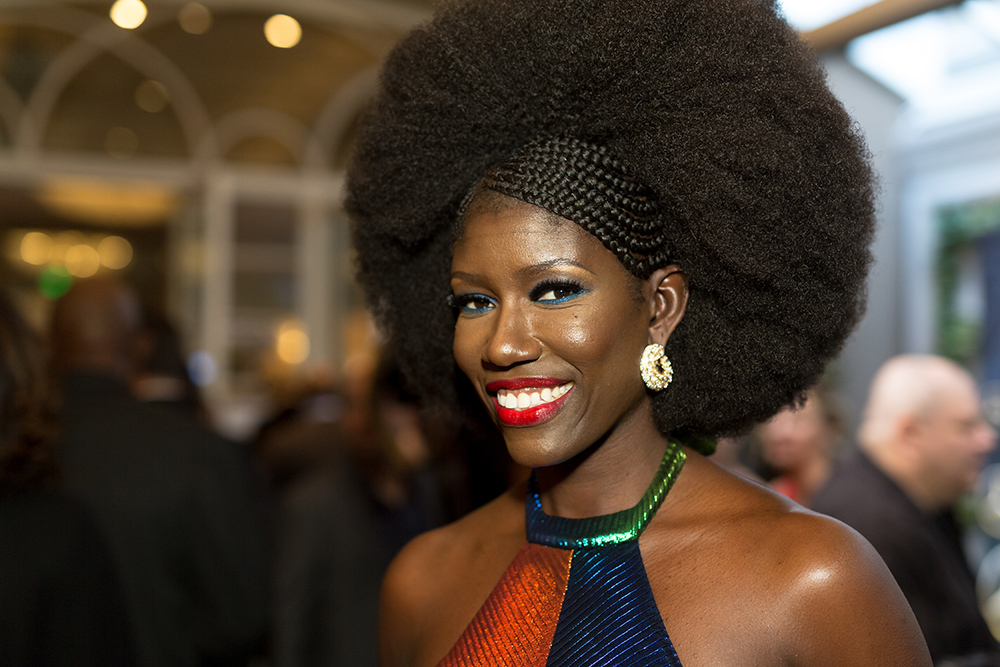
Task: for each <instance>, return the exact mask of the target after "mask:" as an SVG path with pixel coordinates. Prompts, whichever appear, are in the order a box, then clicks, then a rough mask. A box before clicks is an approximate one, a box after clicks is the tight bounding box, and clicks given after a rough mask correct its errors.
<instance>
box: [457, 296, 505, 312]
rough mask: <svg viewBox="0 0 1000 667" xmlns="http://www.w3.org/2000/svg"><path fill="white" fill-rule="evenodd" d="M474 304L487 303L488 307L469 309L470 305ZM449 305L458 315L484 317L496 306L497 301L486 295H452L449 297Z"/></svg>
mask: <svg viewBox="0 0 1000 667" xmlns="http://www.w3.org/2000/svg"><path fill="white" fill-rule="evenodd" d="M473 303H485V304H487V305H486V306H485V307H483V308H469V305H470V304H473ZM448 305H449V306H451V307H452V309H454V311H455V313H456V314H463V313H464V314H466V315H482V314H483V313H485V312H486V311H487V310H489V308H491V307H494V306H496V300H494V299H491V298H490V297H488V296H486V295H485V294H459V295H456V294H450V295H448Z"/></svg>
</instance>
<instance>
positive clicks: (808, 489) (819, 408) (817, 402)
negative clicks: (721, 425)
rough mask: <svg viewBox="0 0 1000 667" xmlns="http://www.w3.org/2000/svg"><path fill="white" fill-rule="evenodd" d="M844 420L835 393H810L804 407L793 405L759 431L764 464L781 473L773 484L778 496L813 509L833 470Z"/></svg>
mask: <svg viewBox="0 0 1000 667" xmlns="http://www.w3.org/2000/svg"><path fill="white" fill-rule="evenodd" d="M843 430H844V426H843V419H842V418H841V415H840V412H839V410H838V409H837V406H836V401H835V399H834V397H833V395H832V394H830V393H829V392H828V391H827V390H825V389H821V388H818V387H817V388H814V389H812V390H810V391H809V393H808V394H807V396H806V401H805V403H803V404H802V405H801V406H790V407H787V408H785V409H784V410H782V411H781V412H779V413H778V414H776V415H775V416H774V417H772V418H771V419H769V420H768V421H766V422H764V423H763V424H761V425H760V426H759V427H758V428H757V434H756V435H757V440H758V444H759V446H760V451H761V456H762V457H763V459H764V463H765V464H766V465H767V466H768V467H770V468H771V469H772V470H774V471H776V472H777V476H775V477H774V478H772V479H771V481H770V484H771V488H773V489H774V490H775V491H777V492H778V493H780V494H782V495H783V496H786V497H787V498H791V499H792V500H794V501H795V502H797V503H799V504H800V505H804V506H806V507H809V505H810V503H811V502H812V499H813V496H814V495H815V494H816V492H817V491H818V490H819V489H820V488H821V487H822V486H823V485H824V484H825V483H826V480H827V479H828V478H829V477H830V473H831V472H832V471H833V459H834V453H835V450H836V448H837V445H839V444H840V441H841V438H842V437H843Z"/></svg>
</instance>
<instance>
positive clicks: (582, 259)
mask: <svg viewBox="0 0 1000 667" xmlns="http://www.w3.org/2000/svg"><path fill="white" fill-rule="evenodd" d="M870 178H871V176H870V173H869V170H868V167H867V163H866V159H865V151H864V149H863V147H862V144H861V142H860V140H859V139H858V138H857V137H856V135H855V134H854V133H853V131H852V130H851V126H850V121H849V119H848V118H847V116H846V114H845V113H844V111H843V109H842V108H841V107H840V105H839V104H838V103H837V102H836V100H835V99H834V98H833V97H832V95H831V94H830V93H829V92H828V91H827V89H826V88H825V85H824V83H823V75H822V73H821V72H820V71H819V69H818V68H817V67H816V65H815V64H814V63H813V61H812V59H811V57H810V56H809V54H808V52H807V51H806V49H805V47H804V46H802V45H801V44H800V43H799V42H798V40H797V38H796V36H795V34H794V33H793V31H792V30H791V29H790V28H789V27H788V26H787V25H786V24H785V23H784V22H783V21H782V20H781V19H780V17H778V16H777V15H776V14H775V10H774V8H773V7H771V6H770V4H769V3H763V2H759V1H757V0H660V1H657V2H649V3H642V2H633V1H625V0H621V1H618V2H608V1H606V0H535V1H533V2H530V3H529V2H515V1H512V0H479V1H474V2H467V3H466V4H459V5H450V6H446V7H445V8H443V9H442V11H441V12H440V13H439V14H438V15H437V17H436V18H435V20H434V22H432V23H431V24H430V25H428V26H427V27H425V28H422V29H419V30H417V31H415V32H414V33H413V34H412V35H411V36H410V37H409V38H407V39H406V40H405V41H404V42H403V43H402V44H401V45H400V46H399V47H398V48H397V50H396V51H395V52H394V53H393V54H392V56H390V58H389V60H388V62H387V65H386V69H385V72H384V74H383V77H382V87H381V90H380V92H379V95H378V96H377V98H376V100H375V103H374V105H373V108H372V110H371V113H370V114H369V116H368V117H367V118H366V120H365V122H364V124H363V126H362V130H361V134H360V135H359V139H358V148H357V152H356V154H355V156H354V161H353V164H352V170H351V174H350V179H349V197H348V208H349V210H350V212H351V214H352V216H353V219H354V238H355V243H356V246H357V249H358V261H359V278H360V280H361V282H362V284H363V285H364V287H365V289H366V290H367V293H368V296H369V299H370V300H371V303H372V304H373V308H374V311H375V313H376V316H377V317H378V319H379V321H380V322H381V324H382V326H383V327H384V329H385V330H386V333H387V334H388V336H389V338H390V340H391V341H393V343H394V345H395V346H396V348H397V351H398V354H399V355H400V357H401V361H402V363H403V364H404V365H405V370H406V371H407V373H408V375H409V377H410V379H411V380H412V381H413V382H414V384H415V386H416V388H417V389H418V391H419V392H420V393H421V395H422V396H423V398H424V399H425V400H427V401H438V402H444V403H447V404H450V405H451V406H452V407H454V408H459V409H463V410H467V411H470V413H469V414H472V413H471V411H472V410H473V409H474V408H472V407H471V406H470V405H469V403H470V402H471V401H470V400H469V399H470V398H473V399H477V401H478V402H479V403H481V404H482V405H485V407H486V412H487V414H488V416H489V417H490V418H492V420H493V421H494V423H495V424H496V425H497V426H498V427H499V428H500V430H501V432H502V434H503V436H504V440H505V442H506V444H507V448H508V450H509V452H510V454H511V455H512V457H513V458H514V460H515V461H516V462H517V463H519V464H522V465H524V466H528V467H531V468H533V469H534V473H533V476H532V478H531V480H530V481H529V482H528V483H527V484H526V485H522V486H521V487H519V488H515V489H513V490H511V491H510V492H509V493H507V494H505V495H503V496H501V497H500V498H498V499H497V500H495V501H493V502H492V503H490V504H488V505H486V506H485V507H483V508H481V509H479V510H477V511H476V512H474V513H472V514H471V515H469V516H468V517H466V518H464V519H462V520H460V521H458V522H457V523H455V524H452V525H450V526H447V527H445V528H443V529H440V530H437V531H434V532H431V533H428V534H426V535H424V536H422V537H420V538H418V539H417V540H415V541H414V542H412V543H411V544H410V545H409V546H408V547H407V548H406V549H405V550H404V551H403V552H402V553H401V554H400V556H399V557H398V558H397V559H396V561H395V562H394V564H393V566H392V567H391V569H390V571H389V573H388V575H387V577H386V580H385V583H384V587H383V597H382V620H381V624H382V625H381V640H380V641H381V652H382V662H383V664H384V665H435V664H441V665H529V664H530V665H551V666H555V665H585V664H586V665H590V664H593V665H597V664H602V665H609V664H614V665H629V666H632V665H679V664H683V665H685V667H696V666H698V665H778V664H786V665H845V664H852V665H893V666H898V665H927V664H929V659H928V657H927V653H926V647H925V646H924V645H923V642H922V639H921V638H920V635H919V630H918V628H917V626H916V625H915V622H914V620H913V617H912V614H911V613H910V611H909V609H908V608H907V607H906V604H905V601H904V600H903V599H902V597H901V594H900V593H899V590H898V588H896V586H895V585H894V583H893V582H892V579H891V577H890V576H889V574H888V573H887V571H886V569H885V567H884V565H883V564H882V563H881V562H880V561H879V559H878V557H877V556H876V555H875V553H874V552H873V551H872V549H871V548H870V546H868V545H867V544H866V543H864V542H863V541H861V540H860V539H859V538H858V537H857V535H856V534H854V533H852V532H851V531H849V530H848V529H846V528H845V527H843V526H842V525H841V524H839V523H836V522H834V521H831V520H829V519H825V518H822V517H820V516H817V515H814V514H811V513H808V512H806V511H803V510H802V509H801V508H799V507H797V506H795V505H793V504H791V503H789V502H788V501H787V500H785V499H783V498H781V497H780V496H778V495H777V494H774V493H772V492H770V491H768V490H766V489H764V488H762V487H760V486H758V485H756V484H753V483H751V482H749V481H747V480H745V479H743V478H740V477H739V476H737V475H734V474H732V473H729V472H728V471H726V470H724V469H722V468H721V467H719V466H717V465H715V464H714V463H712V462H711V461H710V460H709V459H707V458H706V455H708V454H710V453H711V450H712V443H711V439H712V438H714V437H716V436H721V435H734V434H737V433H740V432H743V431H745V430H747V429H749V428H750V427H751V426H752V425H753V424H755V423H758V422H760V421H763V420H765V419H767V418H768V417H770V416H771V415H773V414H774V413H775V412H777V411H778V410H779V409H780V408H781V407H782V406H784V405H787V404H790V403H794V402H795V401H796V400H800V398H801V396H802V394H803V392H804V391H805V390H806V389H807V388H808V387H809V386H810V385H812V384H813V383H814V382H815V381H816V379H817V378H818V377H819V375H820V374H821V372H822V370H823V367H824V365H825V364H826V362H827V361H828V360H829V359H830V358H831V357H832V355H834V354H835V353H836V352H837V350H838V349H839V348H840V346H841V344H842V343H843V340H844V338H845V337H846V335H847V333H848V332H849V331H850V329H851V328H852V327H853V325H854V324H855V322H856V321H857V319H858V317H859V314H860V312H861V309H862V302H863V290H862V287H863V283H864V277H865V274H866V271H867V266H868V263H869V261H870V257H869V253H868V243H869V241H870V239H871V234H872V217H873V216H872V202H871V197H872V193H871V186H870ZM449 310H451V311H452V312H450V313H449ZM666 357H669V362H668V359H667V358H666ZM459 371H460V372H459ZM480 413H481V410H480Z"/></svg>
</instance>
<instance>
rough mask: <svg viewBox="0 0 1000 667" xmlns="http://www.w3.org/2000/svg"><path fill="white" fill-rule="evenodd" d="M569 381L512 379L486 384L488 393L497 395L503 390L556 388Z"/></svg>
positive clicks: (556, 379)
mask: <svg viewBox="0 0 1000 667" xmlns="http://www.w3.org/2000/svg"><path fill="white" fill-rule="evenodd" d="M567 382H569V380H560V379H558V378H512V379H510V380H494V381H493V382H488V383H486V391H488V392H490V393H494V394H495V393H496V392H498V391H500V390H501V389H507V390H512V389H528V388H533V387H556V386H558V385H561V384H566V383H567Z"/></svg>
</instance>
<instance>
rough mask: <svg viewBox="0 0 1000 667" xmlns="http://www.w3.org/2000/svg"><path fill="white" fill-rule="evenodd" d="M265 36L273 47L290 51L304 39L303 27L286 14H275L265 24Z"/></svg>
mask: <svg viewBox="0 0 1000 667" xmlns="http://www.w3.org/2000/svg"><path fill="white" fill-rule="evenodd" d="M264 36H265V37H266V38H267V41H268V43H269V44H270V45H271V46H276V47H278V48H279V49H290V48H292V47H293V46H295V45H296V44H298V43H299V40H300V39H302V26H301V25H299V22H298V21H296V20H295V19H293V18H292V17H291V16H288V15H286V14H275V15H274V16H272V17H271V18H269V19H268V20H267V22H266V23H264Z"/></svg>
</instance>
